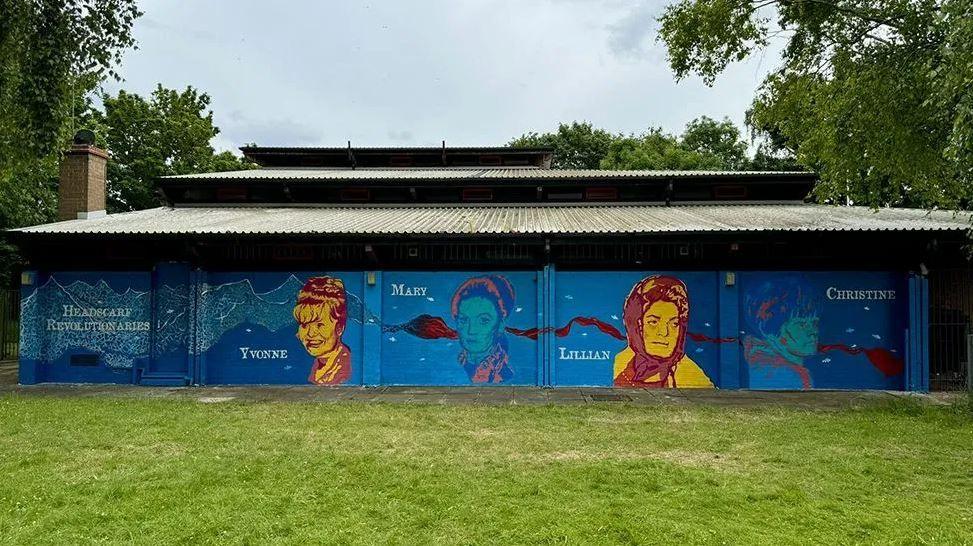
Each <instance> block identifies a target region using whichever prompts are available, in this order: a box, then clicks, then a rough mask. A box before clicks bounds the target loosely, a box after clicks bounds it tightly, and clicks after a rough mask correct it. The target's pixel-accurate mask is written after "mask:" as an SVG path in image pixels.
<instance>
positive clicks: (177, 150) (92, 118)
mask: <svg viewBox="0 0 973 546" xmlns="http://www.w3.org/2000/svg"><path fill="white" fill-rule="evenodd" d="M102 104H103V109H102V110H98V109H93V110H92V111H91V112H90V114H89V115H88V116H86V119H85V121H86V123H87V125H89V126H92V127H93V128H94V129H95V133H96V135H99V139H100V141H99V144H102V145H103V146H105V148H106V149H107V150H108V151H109V153H110V159H109V161H108V208H109V212H123V211H129V210H138V209H144V208H150V207H156V206H158V205H159V199H158V197H157V196H156V194H155V187H154V179H155V178H156V177H159V176H167V175H174V174H190V173H197V172H215V171H228V170H240V169H246V168H250V167H251V166H252V165H253V164H252V163H250V162H248V161H245V160H242V159H239V158H237V157H236V156H234V155H233V154H232V153H230V152H221V153H219V154H217V153H215V151H214V150H213V147H212V146H211V145H210V141H211V140H212V139H213V137H215V136H216V135H218V134H219V132H220V130H219V128H217V127H216V126H215V125H214V124H213V112H212V111H209V110H208V109H209V105H210V97H209V95H207V94H206V93H201V92H199V91H198V90H196V89H194V88H193V87H187V88H186V89H184V90H183V91H177V90H175V89H167V88H165V87H163V86H162V85H158V86H156V88H155V90H154V91H153V92H152V94H151V95H150V96H149V97H148V98H144V97H142V96H140V95H138V94H136V93H129V92H126V91H120V92H119V93H118V95H116V96H110V95H104V96H103V97H102Z"/></svg>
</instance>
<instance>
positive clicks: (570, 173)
mask: <svg viewBox="0 0 973 546" xmlns="http://www.w3.org/2000/svg"><path fill="white" fill-rule="evenodd" d="M813 176H814V174H813V173H808V172H795V171H609V170H599V169H540V168H536V167H503V168H480V167H452V168H442V169H413V168H402V169H387V168H383V169H375V168H361V169H335V168H330V169H322V168H302V167H288V168H263V169H252V170H247V171H229V172H222V173H200V174H183V175H176V176H166V177H162V179H161V180H163V181H179V180H187V181H188V180H214V181H228V180H233V181H247V180H288V181H329V180H340V181H343V182H368V181H371V180H417V181H418V180H432V181H443V180H447V181H455V180H461V181H469V180H484V179H485V180H525V181H527V180H570V179H584V180H592V179H612V178H618V179H635V178H641V179H666V178H696V177H700V178H702V177H706V178H745V177H746V178H802V179H808V178H809V177H813Z"/></svg>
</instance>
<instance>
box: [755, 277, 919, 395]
mask: <svg viewBox="0 0 973 546" xmlns="http://www.w3.org/2000/svg"><path fill="white" fill-rule="evenodd" d="M740 277H741V284H742V293H743V294H742V299H743V304H742V305H741V312H742V313H743V317H742V320H741V324H742V325H745V327H746V330H745V331H742V332H741V334H742V352H743V359H744V362H745V363H746V372H747V374H748V376H749V377H748V382H747V385H749V387H750V388H753V389H811V388H836V389H840V388H881V389H898V388H901V387H902V380H903V378H902V372H903V370H904V368H905V363H904V361H903V359H902V356H901V354H902V350H903V344H904V337H905V334H904V331H905V323H904V320H905V319H904V317H905V314H906V309H905V308H904V305H905V304H904V302H903V301H902V300H900V299H898V298H897V297H896V296H897V294H899V293H902V292H904V282H905V279H904V278H903V277H902V276H898V275H893V274H889V273H869V272H855V273H849V272H842V273H803V274H801V273H785V274H781V273H776V272H775V273H745V274H741V275H740Z"/></svg>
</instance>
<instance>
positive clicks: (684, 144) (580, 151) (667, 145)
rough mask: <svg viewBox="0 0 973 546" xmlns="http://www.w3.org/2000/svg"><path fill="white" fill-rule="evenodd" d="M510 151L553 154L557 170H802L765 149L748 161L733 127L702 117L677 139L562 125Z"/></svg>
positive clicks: (653, 130) (655, 132)
mask: <svg viewBox="0 0 973 546" xmlns="http://www.w3.org/2000/svg"><path fill="white" fill-rule="evenodd" d="M508 145H509V146H518V147H544V148H551V149H553V150H554V161H553V164H552V167H553V168H555V169H622V170H627V169H659V170H735V171H740V170H801V169H803V167H801V166H800V165H798V164H797V163H796V162H794V161H793V158H792V157H791V156H789V155H788V154H787V153H786V151H784V150H779V149H768V148H767V146H769V145H765V144H762V145H761V147H759V148H758V149H757V152H756V154H755V155H754V157H753V158H751V157H749V156H748V154H747V149H748V145H747V142H746V141H745V140H744V139H743V137H742V135H741V133H740V129H739V128H737V126H736V125H734V124H733V122H732V121H730V120H729V119H723V120H721V121H716V120H714V119H712V118H709V117H706V116H702V117H699V118H697V119H694V120H692V121H691V122H689V123H688V124H687V125H686V128H685V130H684V131H683V133H682V135H680V136H675V135H672V134H669V133H666V132H665V131H663V130H662V129H661V128H658V127H650V128H649V129H648V130H646V131H645V132H643V133H639V134H631V135H623V134H612V133H610V132H608V131H605V130H603V129H597V128H594V127H592V125H591V123H588V122H577V121H576V122H572V123H570V124H567V123H562V124H560V125H559V126H558V128H557V131H554V132H550V133H540V134H538V133H536V132H534V133H527V134H525V135H522V136H520V137H518V138H516V139H514V140H512V141H510V143H509V144H508Z"/></svg>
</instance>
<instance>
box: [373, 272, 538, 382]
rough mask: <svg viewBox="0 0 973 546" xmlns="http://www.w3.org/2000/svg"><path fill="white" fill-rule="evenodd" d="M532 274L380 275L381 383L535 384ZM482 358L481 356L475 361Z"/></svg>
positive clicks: (534, 278)
mask: <svg viewBox="0 0 973 546" xmlns="http://www.w3.org/2000/svg"><path fill="white" fill-rule="evenodd" d="M537 278H538V275H537V272H535V271H526V272H525V271H508V272H483V273H470V272H437V273H413V272H408V273H402V272H385V273H384V274H383V276H382V279H383V283H382V286H383V287H382V322H383V324H384V332H383V337H382V347H381V354H382V359H381V382H382V383H384V384H389V385H472V384H479V385H498V384H504V385H536V384H538V379H537V378H538V374H537V371H538V359H537V353H538V343H537V340H536V339H531V338H530V337H528V336H527V335H524V334H523V333H518V332H519V331H525V330H531V329H535V328H537V319H538V316H537ZM481 355H482V356H481Z"/></svg>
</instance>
